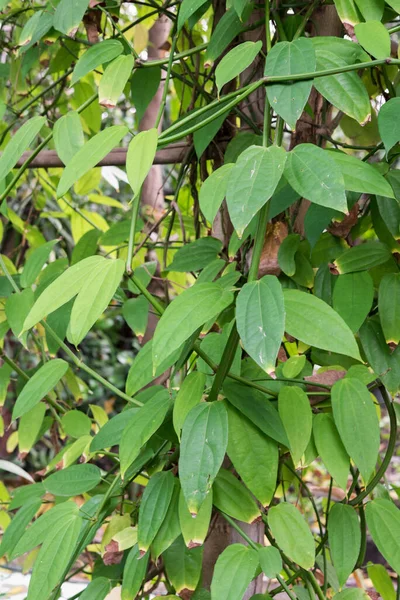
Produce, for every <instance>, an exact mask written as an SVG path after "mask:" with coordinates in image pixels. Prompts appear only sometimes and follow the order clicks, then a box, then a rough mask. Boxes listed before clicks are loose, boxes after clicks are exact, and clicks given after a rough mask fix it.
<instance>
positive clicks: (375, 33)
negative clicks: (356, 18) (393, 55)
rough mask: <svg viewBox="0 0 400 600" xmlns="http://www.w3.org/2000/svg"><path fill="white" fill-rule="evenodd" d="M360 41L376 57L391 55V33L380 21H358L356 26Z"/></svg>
mask: <svg viewBox="0 0 400 600" xmlns="http://www.w3.org/2000/svg"><path fill="white" fill-rule="evenodd" d="M354 33H355V35H356V36H357V40H358V43H359V44H361V46H362V47H363V48H364V50H366V51H367V52H368V54H371V55H372V56H373V57H374V58H388V57H390V35H389V32H388V30H387V29H386V27H385V26H384V25H383V23H381V22H380V21H368V22H367V23H357V25H356V26H355V27H354Z"/></svg>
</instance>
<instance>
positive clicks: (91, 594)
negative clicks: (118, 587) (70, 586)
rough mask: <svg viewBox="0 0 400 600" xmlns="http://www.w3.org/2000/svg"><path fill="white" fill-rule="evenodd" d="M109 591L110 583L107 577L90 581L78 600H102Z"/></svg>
mask: <svg viewBox="0 0 400 600" xmlns="http://www.w3.org/2000/svg"><path fill="white" fill-rule="evenodd" d="M110 591H111V581H110V580H109V579H107V577H96V579H92V581H91V582H90V583H89V585H88V586H87V588H85V589H84V590H83V592H82V593H81V595H80V596H79V600H104V598H105V597H106V596H107V594H109V593H110Z"/></svg>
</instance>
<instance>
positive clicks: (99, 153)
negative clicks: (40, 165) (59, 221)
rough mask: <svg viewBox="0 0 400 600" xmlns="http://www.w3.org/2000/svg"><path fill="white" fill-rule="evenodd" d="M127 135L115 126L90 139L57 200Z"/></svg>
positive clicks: (71, 164)
mask: <svg viewBox="0 0 400 600" xmlns="http://www.w3.org/2000/svg"><path fill="white" fill-rule="evenodd" d="M68 1H69V0H68ZM58 6H60V4H59V5H58ZM127 133H128V128H127V127H125V125H113V126H111V127H107V129H104V130H103V131H100V133H98V134H96V135H95V136H93V137H92V138H90V140H89V141H88V142H86V144H84V146H82V148H80V149H79V150H78V152H77V153H76V154H74V156H73V157H72V158H71V160H70V161H69V163H68V165H67V166H66V167H65V169H64V171H63V174H62V176H61V179H60V181H59V184H58V187H57V198H61V197H62V196H64V195H65V194H66V193H67V192H68V190H69V189H70V187H71V186H72V185H73V184H74V183H75V182H76V181H78V179H80V178H81V177H83V175H85V174H86V173H87V172H88V171H90V169H93V167H95V166H96V165H97V164H98V163H99V162H100V161H101V159H102V158H104V157H105V156H106V154H108V153H109V152H111V150H112V149H113V148H115V146H116V145H117V144H118V143H119V142H120V141H121V140H122V138H123V137H124V135H126V134H127Z"/></svg>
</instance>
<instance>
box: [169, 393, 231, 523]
mask: <svg viewBox="0 0 400 600" xmlns="http://www.w3.org/2000/svg"><path fill="white" fill-rule="evenodd" d="M227 444H228V415H227V412H226V408H225V406H224V404H223V403H221V402H212V403H209V404H207V403H203V402H202V403H201V404H199V405H197V406H195V407H194V408H192V410H191V411H190V412H189V414H188V416H187V417H186V420H185V422H184V424H183V430H182V441H181V451H180V458H179V478H180V481H181V486H182V491H183V494H184V496H185V500H186V503H187V506H188V509H189V511H190V513H192V514H194V515H197V513H198V512H199V510H200V507H201V506H202V504H203V502H204V501H205V499H206V496H207V494H208V493H209V492H210V489H211V486H212V484H213V482H214V479H215V477H216V476H217V473H218V471H219V468H220V466H221V464H222V461H223V459H224V456H225V452H226V447H227Z"/></svg>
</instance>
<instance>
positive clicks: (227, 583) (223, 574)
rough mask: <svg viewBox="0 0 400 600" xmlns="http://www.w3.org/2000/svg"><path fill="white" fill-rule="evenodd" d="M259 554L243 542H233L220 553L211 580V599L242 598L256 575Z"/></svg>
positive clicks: (227, 599)
mask: <svg viewBox="0 0 400 600" xmlns="http://www.w3.org/2000/svg"><path fill="white" fill-rule="evenodd" d="M257 567H258V554H257V552H256V551H255V550H253V549H252V548H248V547H246V546H243V544H231V545H230V546H228V547H227V548H225V550H224V551H223V552H222V554H220V555H219V557H218V560H217V562H216V564H215V568H214V574H213V578H212V582H211V600H242V598H243V595H244V593H245V591H246V589H247V587H248V585H249V583H250V582H251V580H252V579H253V578H254V577H255V574H256V569H257Z"/></svg>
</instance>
